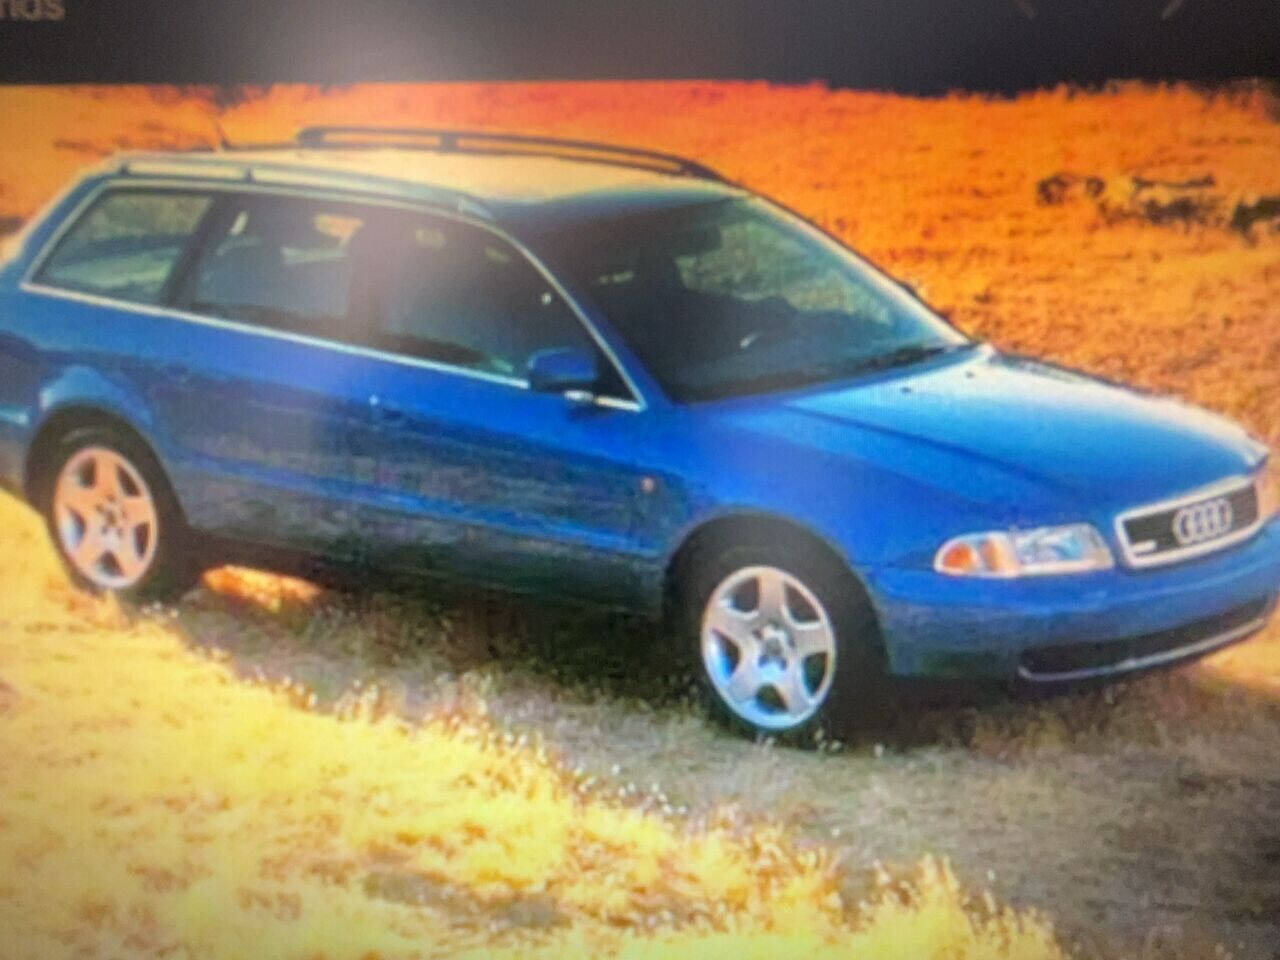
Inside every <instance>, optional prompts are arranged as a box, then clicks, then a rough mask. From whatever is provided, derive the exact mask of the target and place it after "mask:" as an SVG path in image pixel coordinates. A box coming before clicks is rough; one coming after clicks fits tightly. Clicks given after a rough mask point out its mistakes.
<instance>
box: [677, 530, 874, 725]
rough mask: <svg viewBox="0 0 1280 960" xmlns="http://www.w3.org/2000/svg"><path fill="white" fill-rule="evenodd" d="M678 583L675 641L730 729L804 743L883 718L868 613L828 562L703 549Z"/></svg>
mask: <svg viewBox="0 0 1280 960" xmlns="http://www.w3.org/2000/svg"><path fill="white" fill-rule="evenodd" d="M677 589H678V592H677V599H676V602H677V605H678V606H677V611H678V613H677V616H678V621H679V632H680V639H681V641H682V642H683V643H684V644H685V645H686V646H685V648H686V649H692V650H693V651H694V652H695V657H696V660H697V667H698V675H699V678H700V680H701V686H702V689H703V692H704V696H705V699H706V700H707V702H708V704H709V706H710V708H711V711H712V713H713V714H714V715H715V716H717V717H718V718H719V719H721V720H723V721H725V722H726V723H727V724H728V725H729V726H730V727H732V728H734V729H737V730H739V731H741V732H744V733H747V734H749V735H753V736H766V737H774V738H779V739H784V740H786V741H788V742H790V743H795V744H797V745H806V746H807V745H813V744H814V743H816V742H818V741H819V740H821V738H822V737H823V736H831V735H837V736H841V737H844V736H848V735H851V734H853V733H854V732H856V729H857V728H858V727H860V726H863V725H865V724H866V723H867V722H868V721H870V720H873V719H875V718H877V717H878V716H879V715H880V714H881V712H882V710H883V708H884V706H885V704H884V686H885V672H884V663H883V655H882V653H881V649H882V648H881V643H880V637H879V631H878V628H877V625H876V621H875V615H874V611H873V610H872V608H871V605H870V603H869V601H868V600H867V599H866V596H865V594H864V592H863V590H862V588H861V586H860V584H858V583H857V581H856V579H855V578H854V577H853V575H852V574H851V573H849V572H848V571H847V570H844V569H843V568H842V567H841V566H840V565H838V564H836V563H835V562H834V560H829V559H828V558H826V557H825V556H822V555H820V554H816V552H814V551H804V550H800V549H796V548H793V547H790V546H787V545H784V544H764V543H746V544H737V545H722V546H715V545H706V546H704V547H703V548H701V549H699V548H695V551H694V553H693V555H692V556H691V557H689V559H688V563H687V564H686V565H685V569H684V571H683V575H682V576H681V579H680V584H679V586H678V588H677Z"/></svg>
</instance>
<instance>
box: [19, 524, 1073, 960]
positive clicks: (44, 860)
mask: <svg viewBox="0 0 1280 960" xmlns="http://www.w3.org/2000/svg"><path fill="white" fill-rule="evenodd" d="M0 520H2V521H3V524H2V526H3V529H4V530H5V531H6V532H5V534H4V538H3V544H4V549H3V557H2V558H0V582H3V583H4V585H5V586H4V594H3V600H2V603H3V606H2V608H0V609H3V613H2V614H0V756H2V757H3V758H4V762H3V764H0V943H2V944H4V948H3V954H4V956H5V957H6V958H11V960H20V958H33V960H34V958H52V957H71V956H83V957H122V956H179V957H219V958H221V957H226V958H232V957H235V958H267V957H269V958H288V957H299V958H320V957H326V958H335V960H336V958H360V960H370V958H375V957H400V956H446V955H447V956H468V955H471V956H486V957H488V956H512V957H516V956H519V957H528V956H547V957H566V956H605V955H608V956H612V955H619V956H624V957H650V956H698V957H726V958H729V957H732V958H735V960H737V958H750V957H759V958H761V960H765V958H768V960H777V958H781V957H791V956H795V957H800V956H804V957H813V958H820V957H872V958H878V957H884V958H899V957H910V958H914V960H923V958H929V957H938V958H942V957H946V958H949V960H965V958H973V960H978V958H997V957H1008V958H1018V960H1052V958H1058V957H1060V956H1061V953H1060V952H1059V950H1058V948H1057V947H1056V946H1055V945H1054V942H1053V937H1052V933H1051V931H1050V930H1049V928H1048V927H1047V925H1046V924H1044V923H1043V922H1041V921H1039V920H1037V919H1036V918H1034V917H1022V916H1018V915H1016V914H1014V913H1012V912H1009V911H1000V910H997V909H996V908H994V907H993V906H992V905H991V904H990V903H989V901H979V902H976V903H974V902H969V901H967V900H966V898H964V897H963V895H962V893H961V892H960V890H959V889H958V887H957V885H956V883H955V881H954V879H953V878H952V877H951V875H950V873H949V871H947V870H946V869H945V868H940V867H938V866H937V865H934V864H932V863H929V862H926V863H924V864H922V865H921V869H920V873H919V876H918V877H917V878H916V880H915V882H914V883H912V884H910V885H903V884H901V883H894V882H889V881H887V880H886V882H885V883H884V884H883V885H882V886H881V887H880V888H879V889H878V890H876V891H875V892H874V893H873V894H872V895H871V896H870V898H869V900H868V902H867V903H863V904H846V903H843V902H842V900H841V896H840V894H839V892H838V878H837V876H836V870H835V865H834V864H833V862H832V859H831V858H830V856H829V855H827V854H826V853H825V852H824V851H822V850H820V849H799V848H797V847H795V846H793V845H792V844H791V843H790V842H789V841H788V839H787V837H786V836H785V834H784V833H783V832H781V831H780V830H778V829H776V828H773V827H769V826H760V825H756V826H752V827H741V826H735V825H734V822H733V819H732V818H730V817H725V818H724V820H723V822H711V823H701V824H689V823H684V822H681V821H679V820H677V819H673V818H664V817H661V816H658V815H654V814H648V813H643V812H641V811H639V810H637V809H634V808H628V807H626V806H622V805H619V804H617V803H615V802H610V801H609V800H607V799H605V798H604V797H603V796H601V795H600V794H599V793H598V792H595V791H592V790H589V789H583V785H582V784H581V783H580V782H578V781H577V780H576V779H575V778H574V777H573V776H572V775H571V774H569V773H567V772H566V771H564V770H562V769H560V768H559V767H558V766H557V764H556V763H555V761H554V760H553V759H550V758H548V757H547V756H546V754H545V753H544V752H543V751H542V750H540V749H539V748H538V747H537V746H536V745H531V744H525V743H521V742H514V743H513V742H510V741H509V739H507V738H504V737H499V736H497V735H496V734H494V733H493V731H492V730H491V729H490V728H489V727H488V726H487V725H486V723H485V721H484V719H483V714H482V711H481V710H479V709H478V708H476V707H474V706H472V707H465V706H459V707H458V708H457V709H456V710H454V711H452V712H450V713H448V714H443V715H438V716H433V717H429V718H427V719H426V720H425V722H424V723H423V724H422V725H421V726H414V727H410V726H408V725H406V724H404V723H403V722H402V721H399V720H390V719H377V718H376V717H374V716H372V715H371V711H370V710H367V709H365V710H362V709H361V708H360V704H359V703H358V702H356V703H353V704H352V706H351V708H350V709H348V710H347V711H346V716H344V717H336V716H331V715H323V714H319V713H316V712H314V711H311V710H308V709H306V699H307V698H306V696H305V695H304V694H299V692H298V691H296V690H287V689H286V690H281V689H268V688H266V687H262V686H255V685H250V684H246V683H244V682H242V681H240V680H238V679H236V678H235V677H234V676H233V675H232V674H231V673H230V671H228V670H227V668H226V667H225V666H223V665H222V664H220V663H216V662H213V661H210V660H209V659H207V658H204V657H201V656H198V655H197V654H195V653H194V652H192V651H191V650H189V649H188V648H187V647H186V645H185V644H184V641H183V638H182V637H181V636H179V635H178V634H177V632H176V631H175V629H174V628H173V627H172V626H170V625H169V623H168V622H167V621H166V619H165V618H164V617H162V616H156V615H148V616H141V617H139V616H134V617H130V616H129V615H128V614H126V613H125V612H123V611H121V610H120V609H119V608H118V607H116V606H114V605H112V604H110V603H108V602H105V601H99V600H96V599H93V598H90V597H88V596H85V595H83V594H80V593H78V592H76V591H74V590H72V589H71V588H70V587H69V586H68V585H67V584H66V581H65V579H64V578H63V576H62V574H61V572H60V570H59V569H58V567H57V563H56V560H55V558H54V557H53V556H52V554H51V552H50V550H49V549H48V547H47V546H46V544H45V539H44V536H43V531H42V530H41V529H40V527H39V524H38V522H37V521H36V519H35V518H34V517H33V516H32V515H31V514H30V513H29V512H28V511H27V510H26V509H25V508H22V507H19V506H18V505H17V504H16V503H14V502H13V501H11V500H8V499H4V500H3V501H0ZM367 702H368V700H366V703H367Z"/></svg>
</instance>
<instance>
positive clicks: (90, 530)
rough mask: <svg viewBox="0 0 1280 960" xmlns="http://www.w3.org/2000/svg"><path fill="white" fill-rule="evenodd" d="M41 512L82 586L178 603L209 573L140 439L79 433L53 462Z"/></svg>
mask: <svg viewBox="0 0 1280 960" xmlns="http://www.w3.org/2000/svg"><path fill="white" fill-rule="evenodd" d="M37 497H38V503H37V507H38V508H39V510H40V512H41V513H42V514H43V516H44V520H45V525H46V526H47V527H48V530H49V536H50V537H51V538H52V539H53V543H54V547H55V548H56V549H57V551H58V555H59V557H60V558H61V559H62V562H63V565H64V566H65V567H66V569H67V572H68V574H69V575H70V576H71V578H72V580H74V581H75V582H76V584H77V585H79V586H81V587H83V588H85V589H88V590H92V591H95V592H99V593H116V594H119V595H121V596H123V597H125V598H127V599H130V600H173V599H177V598H178V597H180V596H181V595H182V594H184V593H186V592H187V591H188V590H189V589H191V587H193V586H194V585H195V583H196V581H197V580H198V579H199V577H200V574H201V573H202V572H203V569H202V567H201V565H200V563H199V562H198V560H197V559H196V552H195V549H194V547H195V544H194V538H193V537H192V536H191V533H190V531H189V530H188V529H187V525H186V522H185V521H184V519H183V517H182V511H181V509H180V508H179V507H178V502H177V500H176V499H175V497H174V495H173V491H172V488H171V487H170V486H169V482H168V480H167V478H166V477H165V475H164V471H163V470H162V469H161V468H160V465H159V463H157V462H156V459H155V457H154V456H153V455H152V453H151V451H150V450H148V449H147V448H146V446H145V445H144V444H142V443H141V442H140V441H138V440H137V439H135V438H133V437H132V436H130V435H128V434H127V433H125V432H123V431H119V430H114V429H112V428H110V427H107V426H87V427H81V428H78V429H74V430H71V431H69V432H68V433H66V434H65V435H64V436H62V437H61V438H59V439H58V441H57V442H56V443H55V444H54V446H53V447H52V449H51V450H50V451H49V454H48V456H47V457H46V458H45V463H44V469H43V470H42V471H41V474H40V482H39V488H38V490H37Z"/></svg>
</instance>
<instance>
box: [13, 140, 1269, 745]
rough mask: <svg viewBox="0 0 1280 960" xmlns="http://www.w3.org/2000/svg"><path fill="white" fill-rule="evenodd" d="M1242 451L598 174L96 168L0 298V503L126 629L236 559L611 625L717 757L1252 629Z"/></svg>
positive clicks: (678, 199) (1262, 459)
mask: <svg viewBox="0 0 1280 960" xmlns="http://www.w3.org/2000/svg"><path fill="white" fill-rule="evenodd" d="M1267 459H1268V454H1267V449H1266V447H1265V446H1263V445H1262V444H1260V443H1258V442H1256V441H1255V440H1253V439H1251V438H1250V437H1249V436H1248V435H1247V434H1246V433H1245V432H1244V431H1243V430H1242V429H1240V428H1239V427H1237V426H1235V425H1233V424H1231V423H1229V422H1227V421H1225V420H1223V419H1220V418H1218V417H1216V416H1213V415H1210V414H1208V413H1205V412H1202V411H1199V410H1196V409H1193V408H1190V407H1188V406H1186V405H1183V404H1181V403H1177V402H1175V401H1173V400H1169V399H1162V398H1158V397H1153V396H1148V395H1142V394H1139V393H1137V392H1134V391H1131V390H1126V389H1123V388H1120V387H1118V386H1115V385H1112V384H1108V383H1105V382H1102V381H1100V380H1098V379H1096V378H1092V377H1089V376H1085V375H1083V374H1080V373H1075V372H1072V371H1070V370H1066V369H1063V368H1061V367H1058V366H1053V365H1050V364H1046V363H1041V362H1037V361H1034V360H1030V359H1026V358H1021V357H1014V356H1008V355H1005V354H1002V353H1000V352H999V351H997V350H995V349H993V348H992V347H991V346H988V345H985V344H983V343H980V342H976V341H974V340H971V339H969V338H968V337H966V336H964V335H963V334H962V333H960V332H958V331H957V330H956V329H954V328H953V327H952V326H950V325H949V324H948V323H947V322H946V321H945V320H944V319H942V318H941V317H939V316H938V315H937V314H935V313H934V312H932V311H931V310H930V309H929V308H928V307H927V306H925V305H924V304H923V303H922V302H920V300H918V299H917V298H916V297H914V296H913V295H912V294H911V293H909V292H908V291H907V290H905V289H904V288H903V287H902V286H901V285H899V284H898V283H895V282H894V281H893V280H891V279H889V278H888V277H886V276H885V275H883V274H882V273H880V272H879V271H878V270H876V269H875V268H874V267H873V266H872V265H870V264H869V263H867V262H866V261H865V260H864V259H862V258H860V257H859V256H858V255H857V254H856V253H854V252H852V251H851V250H849V249H848V248H846V247H844V246H842V245H841V244H840V243H839V242H837V241H836V240H834V239H832V238H831V237H830V236H828V235H826V234H825V233H823V232H822V231H821V230H820V229H818V228H816V227H814V226H813V225H811V224H810V223H808V222H806V221H805V220H804V219H802V218H801V217H799V216H797V215H795V214H794V213H792V212H790V211H788V210H786V209H784V208H783V207H781V206H779V205H777V204H775V203H772V202H770V201H768V200H766V199H764V198H762V197H760V196H758V195H755V194H753V193H752V192H750V191H749V190H747V189H744V188H743V187H741V186H739V185H735V184H733V183H731V182H728V181H726V180H725V179H723V178H721V177H719V176H717V175H716V174H715V173H714V172H712V171H711V170H708V169H707V168H705V167H703V166H702V165H700V164H697V163H695V162H693V161H690V160H686V159H683V158H679V157H674V156H670V155H665V154H658V153H652V152H648V151H643V150H634V149H630V148H621V147H613V146H609V145H605V144H596V143H585V142H576V141H565V140H549V139H542V138H530V137H518V136H512V135H502V134H491V133H468V132H462V131H448V130H417V129H385V128H356V127H314V128H308V129H306V130H304V131H302V132H301V133H300V134H299V136H298V138H297V140H296V141H295V142H291V143H288V144H282V145H272V146H264V147H255V148H247V149H234V150H232V149H225V150H218V151H206V152H192V153H180V154H149V155H139V154H130V155H125V156H121V157H117V158H114V159H112V160H111V161H109V162H108V163H107V164H105V165H104V166H103V167H101V168H100V169H98V170H96V171H94V172H92V173H90V174H89V175H87V176H85V177H84V178H83V179H81V180H79V181H78V182H77V183H75V184H74V185H73V186H72V187H71V188H70V189H69V191H68V192H67V193H66V194H65V195H64V196H62V197H61V198H60V199H58V200H57V201H55V202H54V203H53V205H52V206H51V208H50V209H49V210H48V211H47V212H46V213H45V214H44V215H43V216H41V217H40V218H38V219H37V220H36V221H34V222H33V223H32V224H31V225H30V226H29V227H28V228H27V229H26V230H25V231H24V233H23V234H22V235H21V236H20V237H19V238H18V239H17V240H16V242H14V243H12V244H11V248H10V250H9V253H8V258H7V260H6V261H5V262H4V264H3V266H2V267H0V478H2V479H3V481H4V483H5V484H6V485H7V486H9V487H11V488H12V489H13V490H15V491H17V492H19V493H20V494H22V495H23V496H25V497H26V498H27V499H28V500H29V502H30V503H31V504H32V505H33V506H35V507H36V509H38V510H39V511H40V512H41V513H42V514H43V515H44V517H45V518H46V520H47V523H48V527H49V531H50V534H51V536H52V539H53V542H54V543H55V544H56V546H57V549H58V551H59V552H60V554H61V555H62V557H63V559H64V561H65V563H66V565H67V567H68V569H69V571H70V573H71V574H72V575H73V576H74V577H75V578H76V579H77V580H78V581H79V582H81V583H82V584H84V585H85V586H87V587H90V588H93V589H98V590H105V591H120V592H122V593H124V594H126V595H131V596H155V595H162V594H166V593H168V594H173V593H176V592H180V591H181V590H183V589H185V588H186V587H188V586H189V585H191V583H192V582H193V578H194V577H195V576H196V575H198V573H199V572H200V570H201V568H202V564H207V563H210V562H213V558H215V557H217V558H224V559H225V558H227V557H229V556H230V557H234V556H238V555H240V551H243V552H244V553H245V555H249V554H252V555H254V556H264V555H265V556H279V557H281V558H286V557H288V558H309V562H312V563H314V564H315V565H317V566H323V567H358V568H359V569H362V570H384V571H388V572H395V573H397V574H408V575H410V576H422V577H424V578H427V577H451V578H461V579H463V580H465V581H472V582H476V583H480V584H485V585H489V586H497V587H503V588H509V589H516V590H520V591H538V592H544V593H552V594H557V595H560V596H565V597H571V598H577V599H581V600H584V601H589V602H592V603H596V604H603V605H606V606H610V607H616V608H625V609H630V610H636V611H642V612H645V613H648V614H652V615H653V616H654V617H655V618H660V619H661V621H662V622H663V623H664V624H666V625H667V629H664V630H662V631H658V632H656V633H657V639H656V640H655V643H661V644H666V645H669V647H670V649H671V650H672V651H673V652H676V653H679V654H685V655H687V656H689V657H690V658H691V659H692V661H693V662H695V663H696V664H698V667H699V672H700V675H701V676H702V679H703V681H704V684H705V688H706V690H707V691H708V694H709V700H710V701H711V703H712V704H713V705H714V707H715V708H716V709H717V710H718V711H719V712H721V713H722V714H723V716H724V717H726V718H727V719H729V720H731V721H732V722H734V723H736V724H739V725H741V726H743V727H745V728H747V729H748V730H751V731H756V732H763V733H766V734H771V735H784V734H785V735H797V734H798V733H800V732H804V731H808V730H809V729H810V728H811V727H813V726H814V725H815V724H818V723H824V722H831V721H846V720H847V719H848V718H849V717H851V716H855V715H856V712H857V711H858V710H859V709H861V708H862V707H864V706H865V705H867V704H869V703H871V702H874V701H876V699H877V698H879V697H881V696H882V695H883V692H884V690H885V689H886V687H885V681H886V679H887V678H889V677H917V678H937V679H946V678H954V679H959V678H970V679H984V678H985V679H990V680H999V681H1012V682H1016V683H1020V684H1024V685H1031V686H1037V685H1041V686H1044V685H1054V684H1061V683H1064V682H1069V681H1076V680H1083V679H1089V678H1098V677H1110V676H1116V675H1120V674H1125V673H1129V672H1133V671H1137V670H1141V669H1144V668H1150V667H1154V666H1157V665H1162V664H1169V663H1174V662H1177V661H1181V660H1186V659H1190V658H1193V657H1196V656H1198V655H1201V654H1204V653H1207V652H1208V651H1211V650H1214V649H1217V648H1219V647H1221V646H1223V645H1225V644H1228V643H1231V642H1232V641H1236V640H1239V639H1242V638H1244V637H1245V636H1247V635H1249V634H1251V633H1253V632H1255V631H1257V630H1258V629H1259V628H1260V627H1262V625H1263V624H1264V623H1265V622H1266V620H1267V618H1268V616H1269V615H1270V613H1271V611H1272V608H1273V605H1274V603H1275V597H1276V592H1277V588H1278V587H1280V526H1278V525H1277V521H1276V519H1275V515H1276V510H1277V498H1276V486H1275V481H1274V480H1273V478H1272V473H1271V472H1270V468H1269V466H1268V463H1267Z"/></svg>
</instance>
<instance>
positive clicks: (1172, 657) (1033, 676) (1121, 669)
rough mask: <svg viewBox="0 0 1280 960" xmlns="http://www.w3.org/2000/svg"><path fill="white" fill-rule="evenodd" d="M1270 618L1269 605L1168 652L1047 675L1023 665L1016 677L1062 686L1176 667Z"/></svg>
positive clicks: (1256, 627) (1223, 644) (1236, 638)
mask: <svg viewBox="0 0 1280 960" xmlns="http://www.w3.org/2000/svg"><path fill="white" fill-rule="evenodd" d="M1269 615H1270V605H1268V606H1267V609H1266V611H1265V612H1264V613H1263V614H1262V615H1261V616H1258V617H1255V618H1254V619H1252V620H1250V621H1248V622H1247V623H1244V624H1240V625H1237V626H1233V627H1230V628H1229V629H1226V630H1223V631H1220V632H1218V633H1215V634H1213V635H1212V636H1209V637H1205V638H1204V639H1201V640H1197V641H1196V642H1194V643H1187V644H1183V645H1181V646H1176V647H1170V648H1169V649H1167V650H1161V651H1158V652H1155V653H1149V654H1144V655H1141V656H1131V657H1126V658H1125V659H1123V660H1118V661H1116V662H1115V663H1108V664H1099V665H1094V666H1088V667H1079V668H1076V669H1072V670H1060V671H1049V672H1042V671H1036V670H1033V669H1031V668H1029V667H1028V666H1027V665H1026V664H1021V665H1019V667H1018V676H1019V677H1020V678H1021V679H1023V680H1027V681H1030V682H1032V683H1065V682H1069V681H1072V680H1091V679H1097V678H1099V677H1112V676H1118V675H1120V674H1125V673H1133V672H1135V671H1138V670H1146V669H1150V668H1153V667H1159V666H1164V665H1166V664H1170V663H1175V662H1176V661H1178V660H1187V659H1191V658H1193V657H1197V656H1202V655H1204V654H1207V653H1210V652H1212V651H1213V650H1216V649H1218V648H1219V647H1225V646H1227V645H1228V644H1231V643H1235V642H1236V641H1237V640H1243V639H1244V638H1245V637H1247V636H1249V635H1250V634H1253V633H1256V632H1257V631H1259V630H1261V629H1262V628H1263V627H1264V626H1265V625H1266V623H1267V618H1268V616H1269Z"/></svg>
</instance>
